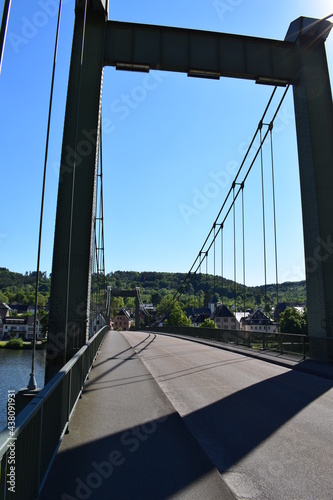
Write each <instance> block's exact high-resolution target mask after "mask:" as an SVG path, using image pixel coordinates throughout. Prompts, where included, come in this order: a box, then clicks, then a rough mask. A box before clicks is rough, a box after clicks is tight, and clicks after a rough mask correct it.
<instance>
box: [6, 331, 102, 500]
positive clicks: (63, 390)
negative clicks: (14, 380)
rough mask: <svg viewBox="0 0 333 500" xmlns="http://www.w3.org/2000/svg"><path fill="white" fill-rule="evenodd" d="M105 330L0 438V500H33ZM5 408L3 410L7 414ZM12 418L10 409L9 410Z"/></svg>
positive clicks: (9, 421) (48, 467)
mask: <svg viewBox="0 0 333 500" xmlns="http://www.w3.org/2000/svg"><path fill="white" fill-rule="evenodd" d="M108 330H109V327H108V326H105V327H103V328H102V329H101V330H100V331H99V332H97V333H96V334H95V335H94V336H93V337H92V338H91V339H90V340H89V341H88V342H87V344H86V345H84V346H83V347H82V348H81V349H80V350H79V351H78V352H77V354H75V356H73V358H72V359H70V361H68V363H66V365H64V367H63V368H62V369H61V370H60V371H59V373H57V374H56V375H55V376H54V377H53V378H52V379H51V380H50V382H49V383H48V384H47V385H46V386H45V387H44V388H43V389H42V390H41V391H40V392H39V393H38V395H36V396H35V397H34V398H33V399H32V400H31V402H30V403H29V404H28V405H27V406H26V407H25V408H24V409H23V410H22V411H21V412H20V413H19V414H18V415H16V416H15V418H13V419H8V427H6V428H5V429H4V430H3V431H2V432H1V433H0V471H1V483H0V499H1V500H2V499H10V498H15V499H18V498H24V499H25V500H34V499H37V498H38V496H39V493H40V491H41V488H42V486H43V483H44V481H45V479H46V476H47V473H48V471H49V469H50V467H51V464H52V462H53V459H54V457H55V455H56V453H57V450H58V447H59V445H60V442H61V439H62V437H63V435H64V433H65V432H66V430H67V429H68V425H69V420H70V417H71V415H72V412H73V410H74V407H75V405H76V403H77V401H78V399H79V397H80V395H81V392H82V390H83V385H84V382H85V380H86V378H87V376H88V374H89V372H90V369H91V367H92V364H93V361H94V359H95V357H96V356H97V351H98V350H99V348H100V345H101V343H102V342H103V340H104V337H105V335H106V333H107V331H108ZM9 408H10V406H9V405H8V415H9V414H10V412H9ZM11 408H12V411H11V413H15V411H14V410H15V405H14V406H13V405H11Z"/></svg>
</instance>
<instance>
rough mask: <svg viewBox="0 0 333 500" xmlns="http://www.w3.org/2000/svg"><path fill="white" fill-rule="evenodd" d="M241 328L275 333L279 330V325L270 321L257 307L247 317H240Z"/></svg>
mask: <svg viewBox="0 0 333 500" xmlns="http://www.w3.org/2000/svg"><path fill="white" fill-rule="evenodd" d="M241 329H242V330H244V331H250V332H261V333H264V332H267V333H276V332H278V331H279V325H278V323H275V322H274V321H272V320H271V318H270V317H269V316H267V315H266V314H265V313H264V312H263V311H262V309H261V308H259V309H256V310H255V311H254V312H253V313H252V314H250V315H249V316H248V317H247V318H245V319H244V318H242V320H241Z"/></svg>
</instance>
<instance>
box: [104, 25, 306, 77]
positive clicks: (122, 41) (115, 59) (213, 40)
mask: <svg viewBox="0 0 333 500" xmlns="http://www.w3.org/2000/svg"><path fill="white" fill-rule="evenodd" d="M104 65H105V66H115V67H116V68H117V69H124V70H131V71H146V72H147V71H149V70H150V69H156V70H165V71H177V72H183V73H187V74H188V75H189V76H197V77H201V78H205V77H206V78H213V79H218V78H220V77H221V76H229V77H234V78H245V79H251V80H256V81H258V83H266V84H272V85H285V84H287V83H291V84H293V83H295V81H296V79H297V65H296V64H295V44H294V43H291V42H285V41H278V40H269V39H264V38H256V37H249V36H241V35H230V34H225V33H217V32H210V31H198V30H191V29H183V28H171V27H164V26H153V25H146V24H133V23H125V22H117V21H108V22H107V24H106V38H105V47H104Z"/></svg>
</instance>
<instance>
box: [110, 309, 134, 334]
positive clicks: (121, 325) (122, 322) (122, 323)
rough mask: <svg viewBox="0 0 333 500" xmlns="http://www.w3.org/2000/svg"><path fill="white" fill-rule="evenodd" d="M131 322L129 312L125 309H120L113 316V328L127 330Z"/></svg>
mask: <svg viewBox="0 0 333 500" xmlns="http://www.w3.org/2000/svg"><path fill="white" fill-rule="evenodd" d="M131 324H132V321H131V316H130V313H129V312H128V311H127V310H126V309H121V311H119V313H118V314H117V315H116V316H115V317H114V318H113V329H114V330H129V329H130V326H131Z"/></svg>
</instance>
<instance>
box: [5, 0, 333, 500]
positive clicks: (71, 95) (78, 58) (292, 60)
mask: <svg viewBox="0 0 333 500" xmlns="http://www.w3.org/2000/svg"><path fill="white" fill-rule="evenodd" d="M8 4H9V2H6V3H5V8H4V17H3V25H4V20H6V19H5V18H6V16H5V11H6V8H7V9H8ZM60 13H61V2H60V4H59V13H58V26H57V35H56V42H55V51H54V66H53V77H54V71H55V61H56V53H57V39H58V29H59V20H60ZM75 13H76V14H75V25H74V34H73V45H72V57H71V64H70V72H69V82H68V94H67V105H66V113H65V123H64V130H63V144H62V154H61V165H60V174H59V186H58V201H57V212H56V227H55V237H54V251H53V264H52V284H51V294H50V313H49V330H48V340H47V355H46V359H47V363H46V372H45V383H46V385H45V387H44V388H43V389H42V390H41V391H39V390H38V389H37V388H36V386H35V383H34V374H33V370H32V374H31V384H30V387H28V389H29V390H30V393H31V394H32V395H34V397H33V399H32V400H31V401H30V403H29V404H27V405H26V407H25V408H24V409H23V410H22V411H21V412H20V413H19V415H18V416H17V419H16V424H15V426H14V427H13V425H11V426H10V425H9V427H8V429H5V430H4V431H3V432H2V433H1V441H0V446H1V448H0V451H1V455H0V456H1V492H0V497H1V498H11V497H14V496H15V494H17V495H18V498H38V497H40V498H62V499H65V498H66V499H69V498H91V497H95V496H96V498H97V497H98V498H169V497H170V498H243V497H249V498H297V497H300V498H314V497H316V496H317V497H318V498H331V497H332V491H333V484H332V480H331V473H330V470H331V467H332V463H333V462H332V453H331V448H330V447H329V443H330V441H331V438H332V431H331V429H330V427H329V424H328V422H329V421H330V416H329V404H330V401H331V399H332V382H331V381H332V379H333V376H332V367H331V365H330V364H329V363H328V362H329V361H332V360H333V279H332V278H333V276H332V273H333V266H332V264H331V262H332V260H331V259H332V253H333V252H332V248H331V247H332V245H331V236H332V233H333V227H332V218H331V213H332V211H333V210H332V209H333V198H332V196H331V193H332V190H333V172H332V168H331V166H332V164H333V141H332V137H333V110H332V94H331V85H330V79H329V74H328V68H327V61H326V54H325V40H326V39H327V37H328V35H329V33H330V30H331V27H332V24H331V23H330V22H329V20H328V19H329V17H330V16H328V17H327V18H325V19H309V18H299V19H297V20H295V21H293V22H292V23H291V24H290V28H289V30H288V32H287V34H286V37H285V40H284V41H276V40H270V39H261V38H254V37H247V36H242V35H230V34H224V33H217V32H207V31H199V30H190V29H183V28H172V27H164V26H154V25H143V24H135V23H127V22H116V21H110V20H109V12H108V1H107V0H94V1H92V2H89V1H87V0H85V1H84V0H77V1H76V10H75ZM4 35H5V29H2V30H1V38H0V42H1V45H3V42H4ZM1 53H2V47H1ZM105 66H113V67H115V68H116V69H117V70H123V71H138V72H145V73H148V72H149V71H150V70H158V71H169V72H181V73H185V74H187V75H188V76H189V77H197V78H208V79H213V80H218V79H220V78H222V77H226V76H229V77H230V76H232V77H234V78H241V79H250V80H253V81H255V82H257V83H260V84H262V85H270V86H272V88H273V90H272V95H271V98H270V99H269V102H268V104H267V107H266V109H264V110H263V114H262V117H261V119H260V121H259V123H258V126H257V129H256V130H255V132H254V135H253V139H252V141H251V143H250V145H249V147H248V149H247V151H246V153H245V155H244V159H243V161H242V162H241V163H240V165H239V169H238V171H237V172H236V175H235V177H234V179H233V180H232V182H231V185H230V189H229V191H228V193H227V196H226V198H225V200H224V202H223V204H222V206H221V209H220V210H219V212H218V214H217V216H216V218H215V220H214V222H213V224H212V226H211V227H210V228H209V231H208V235H207V237H206V239H205V241H204V242H203V245H202V247H201V248H200V249H199V252H198V254H197V258H196V259H195V261H194V263H193V265H192V266H191V268H190V269H189V272H188V274H187V275H186V277H185V279H184V281H183V283H182V284H181V286H180V288H179V290H178V291H177V293H176V294H175V296H174V297H173V299H172V300H171V301H170V308H171V307H172V305H173V302H174V301H175V300H176V299H177V298H178V297H181V295H182V294H183V293H185V292H186V289H187V287H188V286H189V285H190V284H191V281H192V279H193V277H194V276H195V275H196V274H197V273H199V272H200V273H201V268H202V266H203V265H205V264H206V270H207V268H208V259H209V258H210V259H211V261H212V262H213V268H214V271H213V274H214V277H215V276H216V274H217V271H216V261H217V260H219V262H220V274H221V276H222V278H223V275H224V258H225V257H224V253H225V251H224V249H225V247H226V245H228V246H229V247H231V248H232V250H233V267H234V283H235V287H236V290H235V291H237V287H240V286H241V287H242V290H243V291H244V304H243V305H244V308H243V309H244V311H245V309H246V294H245V290H246V239H245V216H244V214H245V212H246V203H245V197H244V193H245V192H246V189H247V181H248V178H249V176H250V174H251V171H252V169H253V167H254V165H255V164H257V163H258V162H259V165H260V173H261V178H260V179H261V180H260V184H261V200H260V203H261V216H262V235H263V251H262V253H263V270H264V276H265V289H266V286H267V273H266V271H267V249H266V233H265V231H266V212H265V210H266V207H267V196H266V198H265V189H264V185H265V182H264V174H265V170H266V167H267V165H265V164H264V158H263V147H264V144H265V143H266V141H268V144H269V150H270V164H269V171H270V182H271V187H270V192H271V197H272V200H271V203H272V206H273V209H272V214H273V235H274V267H275V281H276V301H277V303H278V296H279V295H278V294H279V277H278V239H277V231H276V206H275V184H274V167H275V165H274V123H275V119H276V117H277V115H278V112H279V110H280V108H281V105H282V103H283V100H284V98H285V95H286V93H287V92H288V90H289V88H292V92H293V97H294V106H295V119H296V130H297V144H298V155H299V171H300V183H301V197H302V215H303V233H304V248H305V259H306V263H313V262H315V265H313V266H312V268H311V270H310V269H308V272H307V276H306V288H307V308H308V330H309V331H308V337H307V342H308V345H309V351H308V352H307V353H306V355H307V356H308V357H309V358H310V360H307V361H304V362H303V364H300V363H299V362H298V361H294V360H290V359H289V360H287V359H281V358H279V360H278V363H276V364H271V365H269V364H267V358H265V355H264V354H261V355H258V356H259V359H256V360H255V359H254V358H253V357H252V358H251V357H246V356H244V352H245V351H244V350H242V348H241V347H240V346H239V345H238V347H237V346H234V349H233V350H234V351H235V352H231V351H228V350H221V349H220V348H219V347H220V345H219V346H218V345H217V344H216V341H218V340H221V339H220V338H219V336H221V335H222V336H223V335H226V336H227V337H228V335H229V334H228V332H219V333H216V334H215V337H214V335H213V334H211V335H209V334H206V335H205V334H204V332H203V337H204V338H205V339H206V340H205V342H206V344H204V345H203V344H202V343H198V339H197V341H196V342H191V343H186V342H185V340H184V339H185V338H188V336H189V335H190V336H191V337H192V340H195V338H194V337H196V336H197V335H196V334H195V332H191V330H192V329H188V330H187V331H186V329H183V330H182V331H178V332H177V333H178V338H177V339H176V338H175V337H174V336H171V335H172V334H174V333H175V331H171V329H169V330H168V329H159V328H158V327H156V326H154V327H153V328H151V330H150V331H149V332H147V331H144V332H135V333H134V332H133V333H126V334H125V333H124V334H122V333H119V332H113V333H108V331H109V321H110V318H109V316H108V311H109V305H110V293H113V294H114V295H118V296H123V297H129V296H131V297H135V298H136V328H137V330H138V329H139V303H140V302H142V300H141V298H140V295H139V291H138V290H136V291H133V292H131V291H122V290H114V291H112V290H108V289H107V287H106V283H105V258H104V213H103V147H102V119H101V115H102V109H101V95H102V82H103V70H104V67H105ZM0 68H1V66H0ZM52 90H53V80H52V86H51V93H50V107H49V116H50V113H51V109H52ZM49 123H50V119H49ZM48 133H49V130H48ZM69 151H70V152H71V153H70V154H69ZM46 166H47V145H46V152H45V169H44V180H45V170H46ZM237 213H238V214H240V217H239V218H238V219H237V215H236V214H237ZM42 219H43V217H42V211H41V224H40V233H41V232H42ZM237 220H240V221H241V223H240V225H239V224H237ZM227 224H230V225H231V232H230V234H231V236H232V237H231V241H228V242H226V240H225V227H226V225H227ZM237 231H240V232H241V239H240V240H239V239H237V238H236V232H237ZM236 241H242V244H241V254H242V269H241V271H239V270H238V269H237V265H236V261H237V257H236V254H237V248H236ZM38 261H39V257H38ZM38 271H39V269H38ZM206 272H207V271H206ZM38 276H39V272H37V280H38ZM239 276H241V277H242V280H243V283H242V285H239V284H237V280H238V281H239ZM36 294H38V281H37V283H36ZM235 297H236V293H235ZM236 307H237V305H236V303H235V309H236ZM36 310H37V308H36ZM152 330H154V332H155V333H154V332H153V331H152ZM162 333H163V335H161V334H162ZM166 334H167V335H166ZM179 334H180V336H181V337H182V338H179ZM222 340H223V339H222ZM247 341H248V339H247V340H246V342H247ZM200 342H204V340H201V341H200ZM246 342H245V341H244V344H245V345H246ZM241 343H242V342H239V339H237V342H235V344H241ZM208 350H209V352H208ZM98 354H99V356H98V357H97V355H98ZM260 357H261V359H260ZM166 359H168V360H169V363H167V362H166ZM270 360H271V361H272V359H271V358H270ZM275 362H276V360H275ZM93 365H94V367H95V368H94V370H93V371H91V368H92V366H93ZM226 367H228V369H226ZM318 375H319V376H318ZM88 377H90V379H89V380H88ZM223 379H224V380H225V381H224V382H222V381H223ZM174 380H176V382H174ZM216 380H219V381H221V383H216ZM156 381H157V383H156ZM304 387H307V391H304ZM165 394H167V396H168V397H166V396H165ZM82 396H83V399H82V401H79V399H80V398H82ZM78 401H79V402H78ZM249 408H250V410H249ZM74 410H75V411H74ZM245 414H248V417H247V418H248V420H247V422H246V420H242V418H241V416H242V415H243V418H244V415H245ZM221 420H222V421H223V422H224V425H225V427H224V429H225V430H224V431H223V432H222V431H221V426H220V425H219V424H220V422H221ZM310 421H313V424H311V425H310V424H308V422H310ZM299 427H301V428H302V430H301V431H299V432H300V434H299V436H298V437H296V438H295V437H294V434H293V432H294V431H295V428H297V429H299ZM318 428H320V429H321V431H320V432H319V431H318ZM244 429H245V430H244ZM68 431H69V432H68ZM230 436H233V437H230ZM306 440H308V441H309V443H310V446H309V448H308V449H306V450H305V446H304V442H305V441H306ZM283 441H286V442H287V445H285V447H283V446H282V444H281V443H282V442H283ZM60 443H61V445H60V449H59V452H58V454H57V450H58V447H59V444H60ZM277 449H281V454H280V455H279V454H278V453H277V451H276V450H277ZM309 450H310V451H309ZM301 454H302V455H301ZM14 456H15V460H14V458H13V457H14ZM300 456H302V460H304V463H305V464H306V466H305V467H303V466H302V467H300V465H299V457H300ZM30 457H33V460H31V458H30ZM12 459H13V460H14V462H15V467H14V469H11V467H10V465H11V460H12ZM258 463H260V467H258ZM283 463H284V465H282V464H283ZM52 464H53V465H52ZM147 467H148V468H149V476H148V473H147ZM279 468H280V469H279ZM259 469H260V470H259ZM301 469H302V471H301ZM310 469H311V472H312V474H310V475H309V474H308V472H309V470H310ZM258 470H259V472H258ZM304 470H305V471H306V472H307V473H304ZM315 476H316V477H319V476H320V478H321V480H320V481H314V479H313V478H314V477H315ZM64 477H66V480H62V478H64ZM281 477H283V479H284V482H283V483H284V484H283V486H281ZM60 478H61V479H60ZM147 478H148V479H147ZM296 478H297V479H296ZM300 478H301V479H300ZM10 481H12V482H13V483H14V485H15V488H16V490H15V488H14V490H15V493H14V490H13V489H10V487H11V484H10ZM279 488H280V490H279ZM318 491H319V493H318ZM280 492H281V493H280Z"/></svg>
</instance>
